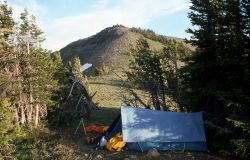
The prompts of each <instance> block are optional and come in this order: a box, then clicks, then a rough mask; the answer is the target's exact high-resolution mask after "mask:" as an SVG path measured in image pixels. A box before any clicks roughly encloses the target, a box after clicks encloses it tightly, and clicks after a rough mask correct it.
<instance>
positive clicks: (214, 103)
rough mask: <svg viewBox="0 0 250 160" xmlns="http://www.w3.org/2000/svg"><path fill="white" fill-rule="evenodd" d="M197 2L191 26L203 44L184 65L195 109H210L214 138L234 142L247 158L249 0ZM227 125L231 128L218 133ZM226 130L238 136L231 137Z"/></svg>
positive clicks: (196, 39) (230, 144)
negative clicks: (194, 27) (220, 133)
mask: <svg viewBox="0 0 250 160" xmlns="http://www.w3.org/2000/svg"><path fill="white" fill-rule="evenodd" d="M191 2H192V3H193V5H192V6H191V7H190V9H191V10H192V11H191V12H190V13H189V18H190V19H191V22H192V24H193V25H195V26H196V29H193V30H192V29H189V30H188V32H189V33H191V34H192V37H191V40H190V42H192V43H193V44H194V45H196V46H197V50H196V53H195V54H194V55H192V56H191V57H190V58H189V59H188V61H187V63H188V64H187V65H186V66H184V67H183V68H182V77H183V85H184V86H185V91H186V95H188V96H187V99H189V103H188V105H189V110H190V111H201V110H202V111H205V115H206V117H207V119H208V120H209V123H210V124H213V125H210V126H209V127H208V129H207V130H208V131H209V133H210V134H211V135H209V139H212V140H213V141H216V143H217V145H218V144H219V145H222V144H223V145H225V146H224V147H225V148H228V147H232V148H231V150H238V151H237V153H236V152H233V153H235V154H236V155H237V156H239V155H240V156H243V157H245V158H247V156H249V154H245V153H246V152H245V151H246V150H247V146H249V142H248V141H247V140H246V139H247V138H246V137H248V138H249V133H250V132H249V129H248V127H246V126H247V125H249V122H247V121H249V118H247V116H248V115H249V113H250V109H249V105H250V98H249V87H248V85H249V83H250V76H249V46H248V42H249V40H248V38H247V23H248V22H247V20H246V19H247V18H246V17H247V16H246V15H247V12H246V10H247V9H246V8H247V7H246V6H248V5H246V3H247V2H246V1H240V0H226V1H219V0H214V1H210V0H202V1H199V0H192V1H191ZM215 119H216V120H215ZM237 124H244V125H237ZM215 126H216V127H215ZM240 126H241V127H240ZM224 128H226V129H227V130H230V132H231V134H230V135H229V134H228V133H226V132H224V133H223V134H222V135H217V133H218V132H221V130H220V129H224ZM236 128H237V129H239V130H240V129H241V130H240V131H239V130H237V129H236ZM244 130H245V131H246V132H244ZM214 131H216V132H214ZM226 136H230V137H233V138H234V140H232V139H231V140H229V139H225V137H226ZM243 139H244V140H243ZM234 142H237V143H234ZM236 148H237V149H236ZM230 154H232V153H230ZM238 154H239V155H238Z"/></svg>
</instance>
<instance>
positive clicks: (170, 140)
mask: <svg viewBox="0 0 250 160" xmlns="http://www.w3.org/2000/svg"><path fill="white" fill-rule="evenodd" d="M104 147H105V148H106V149H108V150H110V151H122V150H123V149H127V150H133V151H140V152H148V151H149V150H152V149H156V150H159V151H167V150H173V151H207V145H206V138H205V132H204V124H203V119H202V113H201V112H196V113H183V112H166V111H155V110H149V109H142V108H135V107H129V106H122V107H121V113H120V115H119V116H118V117H116V119H115V120H114V122H113V123H112V124H111V125H110V126H109V128H108V129H107V131H105V132H104V133H103V136H102V137H101V138H100V141H99V142H98V143H97V145H96V148H104Z"/></svg>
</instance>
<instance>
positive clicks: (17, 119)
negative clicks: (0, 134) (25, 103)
mask: <svg viewBox="0 0 250 160" xmlns="http://www.w3.org/2000/svg"><path fill="white" fill-rule="evenodd" d="M14 114H15V125H17V126H18V125H19V115H18V108H17V107H15V109H14Z"/></svg>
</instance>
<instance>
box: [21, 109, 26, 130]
mask: <svg viewBox="0 0 250 160" xmlns="http://www.w3.org/2000/svg"><path fill="white" fill-rule="evenodd" d="M20 112H21V119H20V123H21V125H23V124H25V122H26V118H25V112H24V106H23V105H21V106H20Z"/></svg>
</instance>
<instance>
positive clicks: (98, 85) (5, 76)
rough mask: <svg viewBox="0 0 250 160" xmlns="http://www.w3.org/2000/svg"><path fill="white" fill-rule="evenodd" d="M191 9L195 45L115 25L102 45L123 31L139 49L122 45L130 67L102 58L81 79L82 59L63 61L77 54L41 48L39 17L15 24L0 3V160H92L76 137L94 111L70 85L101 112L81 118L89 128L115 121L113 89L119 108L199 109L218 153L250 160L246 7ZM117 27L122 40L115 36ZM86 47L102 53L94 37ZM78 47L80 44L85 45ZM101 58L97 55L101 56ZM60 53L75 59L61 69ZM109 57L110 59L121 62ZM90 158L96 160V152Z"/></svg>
mask: <svg viewBox="0 0 250 160" xmlns="http://www.w3.org/2000/svg"><path fill="white" fill-rule="evenodd" d="M190 2H191V3H192V5H191V6H190V12H189V13H188V17H189V19H190V21H191V23H192V25H193V26H190V28H189V29H187V32H188V33H190V35H191V38H190V39H188V40H186V43H184V42H183V40H181V39H178V38H170V37H166V36H163V35H157V34H156V33H155V32H154V31H152V30H150V29H141V28H130V29H127V28H126V27H124V26H122V25H115V26H113V27H110V28H107V29H105V30H103V31H102V32H100V33H101V34H98V35H99V36H101V38H102V39H103V41H104V42H105V43H108V42H109V41H106V39H105V38H107V37H105V35H108V39H111V40H113V38H114V37H122V35H123V34H125V33H126V34H127V37H125V39H126V38H129V37H130V38H133V40H131V41H129V40H128V41H129V42H131V43H132V42H133V45H131V46H126V47H127V48H128V47H129V49H128V50H126V51H127V52H126V53H120V52H119V53H117V54H122V56H123V58H124V57H125V58H124V59H125V60H126V63H124V64H123V63H120V66H119V67H120V68H119V67H116V66H115V65H113V64H112V63H113V62H112V61H110V62H109V61H107V62H109V63H101V64H100V63H99V61H101V60H102V59H98V63H96V64H95V65H96V66H95V68H94V69H93V70H91V71H90V72H86V73H85V72H84V73H82V72H81V71H80V68H81V66H82V65H83V61H82V59H84V58H86V57H84V54H82V55H81V54H80V53H76V52H75V51H77V49H76V50H70V48H69V49H68V50H67V53H71V52H72V53H71V55H65V53H66V52H65V53H64V54H61V53H60V52H59V51H56V52H52V51H49V50H46V49H43V48H42V47H41V44H42V42H43V41H44V40H45V38H46V37H45V36H44V33H43V31H42V30H41V29H40V28H39V25H38V24H37V20H36V17H35V16H34V15H31V14H30V13H29V12H28V11H27V10H26V9H24V10H23V12H22V13H21V15H20V19H19V21H18V22H16V21H15V20H14V19H13V10H12V8H11V6H9V4H8V3H7V2H1V1H0V159H83V158H84V157H85V159H92V158H93V157H92V155H91V156H89V155H88V156H87V157H86V156H85V154H84V153H81V152H83V151H85V150H84V149H86V148H84V147H83V146H84V144H83V146H81V147H83V148H84V149H82V150H81V149H79V147H76V145H79V144H80V145H82V144H81V143H83V142H81V141H79V139H81V138H82V137H83V136H82V135H78V136H76V135H73V134H71V133H73V130H74V129H75V128H74V127H75V126H76V125H77V124H78V121H79V119H80V118H81V117H82V116H83V113H82V112H83V111H82V110H78V106H81V105H82V106H83V108H84V106H86V105H89V104H87V103H86V101H84V99H82V100H81V98H80V99H79V95H81V91H80V90H79V88H77V87H76V90H73V91H72V88H71V84H70V81H69V79H68V78H69V77H74V78H76V79H78V80H79V82H81V83H83V84H84V85H85V87H86V91H87V92H88V93H89V95H90V98H91V99H92V98H93V99H94V103H95V104H94V105H95V106H98V107H99V111H98V110H97V111H94V113H95V114H94V115H92V118H93V117H94V118H95V119H91V116H90V112H89V111H85V112H88V113H87V114H86V113H84V116H86V119H87V118H90V120H87V122H88V123H91V122H98V123H108V122H110V120H112V119H111V118H113V117H112V116H114V115H116V114H117V113H118V111H116V110H117V108H112V109H111V108H108V107H107V106H104V103H103V104H102V102H103V101H106V100H107V99H108V100H110V101H112V100H113V99H112V98H113V97H115V96H117V95H112V94H117V93H116V92H115V91H113V89H114V88H113V87H114V86H116V87H117V88H118V89H119V90H120V91H121V92H123V93H124V94H121V95H118V96H119V101H118V102H117V101H115V103H113V101H112V102H111V103H108V104H125V105H131V106H137V107H142V108H147V109H154V110H161V111H177V112H198V111H201V112H203V118H204V121H205V131H206V138H207V143H208V149H209V150H210V151H211V152H212V154H216V155H219V157H223V158H226V159H249V158H250V154H249V153H250V118H249V117H250V116H249V114H250V90H249V88H250V87H249V84H250V70H249V69H250V64H249V62H250V58H249V57H250V56H249V52H250V47H249V46H250V2H249V0H225V1H220V0H191V1H190ZM119 27H121V28H122V29H121V28H120V30H119V29H117V28H119ZM112 29H114V30H116V32H114V33H113V32H110V31H111V30H112ZM128 30H129V31H130V32H128ZM107 32H109V33H107ZM132 32H133V33H134V34H136V35H133V34H132ZM112 34H115V35H112ZM128 35H129V36H128ZM133 36H134V37H133ZM135 37H136V38H137V39H136V38H135ZM89 39H90V40H92V41H89V42H88V41H87V40H88V39H87V40H83V41H82V42H83V44H82V46H81V47H83V48H84V47H85V49H86V48H87V49H88V47H86V46H84V44H85V43H86V45H90V44H91V45H93V44H94V45H93V46H95V45H98V44H99V43H100V44H102V45H103V43H102V42H101V41H100V42H99V41H98V43H97V42H96V41H95V40H94V36H93V37H92V39H91V38H89ZM78 42H79V43H80V41H78ZM78 42H77V43H74V45H81V44H78ZM120 43H121V42H120V41H119V44H120ZM121 44H122V43H121ZM121 44H120V45H121ZM154 45H156V46H157V47H152V46H154ZM190 45H192V46H193V47H190ZM69 46H70V45H69ZM121 46H122V45H121ZM77 47H78V46H76V48H77ZM104 48H105V46H104ZM97 50H98V53H99V52H101V51H100V48H98V49H97ZM110 51H111V50H110ZM113 51H114V52H115V49H114V50H113ZM107 54H108V53H107ZM61 55H63V56H64V57H68V56H69V57H70V58H69V59H67V61H65V60H64V61H63V60H62V58H61ZM110 56H111V57H112V58H114V57H115V56H116V54H112V55H110ZM92 60H94V58H93V57H92ZM113 60H114V61H120V60H121V58H119V57H118V58H116V59H115V58H114V59H113ZM121 61H122V60H121ZM111 62H112V63H111ZM114 64H115V62H114ZM122 65H126V66H122ZM121 67H123V68H122V69H121ZM114 77H115V78H114ZM105 78H107V80H106V79H105ZM105 83H107V86H105ZM113 85H114V86H113ZM103 86H104V89H103V88H102V87H103ZM105 87H106V88H108V89H106V88H105ZM71 91H72V92H71ZM69 92H70V94H69ZM102 92H104V93H102ZM71 93H72V94H71ZM100 93H101V94H100ZM110 93H111V94H110ZM102 94H104V96H103V95H102ZM119 94H120V93H119ZM103 99H104V100H103ZM76 104H77V106H76ZM102 105H103V106H102ZM102 107H103V108H102ZM105 107H106V108H105ZM111 107H114V106H111ZM79 108H80V107H79ZM114 110H115V111H114ZM103 113H105V114H103ZM98 116H99V117H98ZM84 118H85V117H84ZM108 118H109V120H106V119H108ZM173 125H174V124H173ZM58 137H59V139H58ZM81 140H82V139H81ZM69 141H72V142H69ZM71 143H74V144H73V145H72V144H71ZM65 144H67V145H65ZM69 146H70V147H72V146H73V147H72V148H70V147H69ZM76 148H78V149H76ZM79 150H80V151H79ZM86 151H88V152H91V153H90V154H93V155H95V153H94V152H95V151H93V150H90V149H86ZM68 152H69V153H68ZM96 152H98V151H96ZM98 153H99V152H98ZM101 153H102V152H101ZM171 154H173V153H170V155H171ZM174 154H175V153H174ZM178 154H179V155H180V156H181V157H178ZM207 155H210V153H209V154H207ZM173 156H175V155H173ZM202 156H203V158H204V159H210V158H211V157H210V158H208V157H206V154H200V155H199V153H198V154H197V155H195V158H197V159H199V158H202ZM205 157H206V158H205ZM165 158H166V157H165ZM176 158H177V159H178V158H182V159H184V158H187V159H188V155H183V154H181V153H177V157H176ZM189 158H190V157H189ZM104 159H105V158H104ZM107 159H108V158H107ZM163 159H164V156H163ZM211 159H213V157H212V158H211Z"/></svg>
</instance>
